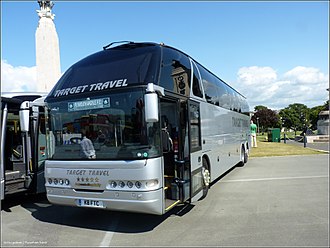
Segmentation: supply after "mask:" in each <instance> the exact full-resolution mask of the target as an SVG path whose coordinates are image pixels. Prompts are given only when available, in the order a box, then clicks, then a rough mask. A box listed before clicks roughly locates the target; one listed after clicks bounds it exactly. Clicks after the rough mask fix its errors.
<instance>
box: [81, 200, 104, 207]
mask: <svg viewBox="0 0 330 248" xmlns="http://www.w3.org/2000/svg"><path fill="white" fill-rule="evenodd" d="M78 206H80V207H92V208H104V206H103V201H98V200H90V199H79V200H78Z"/></svg>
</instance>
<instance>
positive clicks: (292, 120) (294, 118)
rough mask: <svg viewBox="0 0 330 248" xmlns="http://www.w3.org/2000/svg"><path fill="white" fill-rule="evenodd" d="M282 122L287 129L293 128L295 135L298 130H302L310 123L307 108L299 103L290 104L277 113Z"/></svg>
mask: <svg viewBox="0 0 330 248" xmlns="http://www.w3.org/2000/svg"><path fill="white" fill-rule="evenodd" d="M279 115H280V116H281V118H282V124H283V126H284V127H286V128H288V129H293V130H294V132H295V135H296V134H297V131H298V130H304V129H305V128H307V127H309V125H310V118H309V109H308V108H307V106H306V105H304V104H301V103H294V104H290V105H289V106H288V107H286V108H285V109H282V110H281V111H280V113H279Z"/></svg>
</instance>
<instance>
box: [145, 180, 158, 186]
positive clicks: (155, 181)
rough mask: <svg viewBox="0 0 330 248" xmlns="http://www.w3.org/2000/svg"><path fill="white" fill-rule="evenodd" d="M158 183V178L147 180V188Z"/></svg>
mask: <svg viewBox="0 0 330 248" xmlns="http://www.w3.org/2000/svg"><path fill="white" fill-rule="evenodd" d="M157 185H158V180H157V179H154V180H150V181H147V182H146V187H147V188H152V187H155V186H157Z"/></svg>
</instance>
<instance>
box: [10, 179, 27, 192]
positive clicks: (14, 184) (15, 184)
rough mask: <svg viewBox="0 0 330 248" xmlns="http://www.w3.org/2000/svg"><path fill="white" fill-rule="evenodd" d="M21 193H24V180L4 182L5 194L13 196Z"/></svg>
mask: <svg viewBox="0 0 330 248" xmlns="http://www.w3.org/2000/svg"><path fill="white" fill-rule="evenodd" d="M21 191H26V188H25V179H24V178H19V179H13V180H10V181H7V180H6V182H5V194H13V193H17V192H21Z"/></svg>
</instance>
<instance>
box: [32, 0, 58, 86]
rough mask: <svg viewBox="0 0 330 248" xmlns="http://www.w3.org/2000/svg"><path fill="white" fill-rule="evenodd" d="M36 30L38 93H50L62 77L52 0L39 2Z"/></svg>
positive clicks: (40, 0)
mask: <svg viewBox="0 0 330 248" xmlns="http://www.w3.org/2000/svg"><path fill="white" fill-rule="evenodd" d="M38 4H39V6H40V10H37V13H38V16H39V18H40V19H39V23H38V27H37V30H36V34H35V38H36V66H37V91H40V92H49V91H50V90H51V89H52V88H53V86H54V85H55V84H56V82H57V81H58V79H59V78H60V76H61V68H60V49H59V41H58V36H57V32H56V28H55V24H54V21H53V20H54V16H55V15H54V14H53V13H52V8H53V6H54V3H53V2H52V1H50V0H38Z"/></svg>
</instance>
